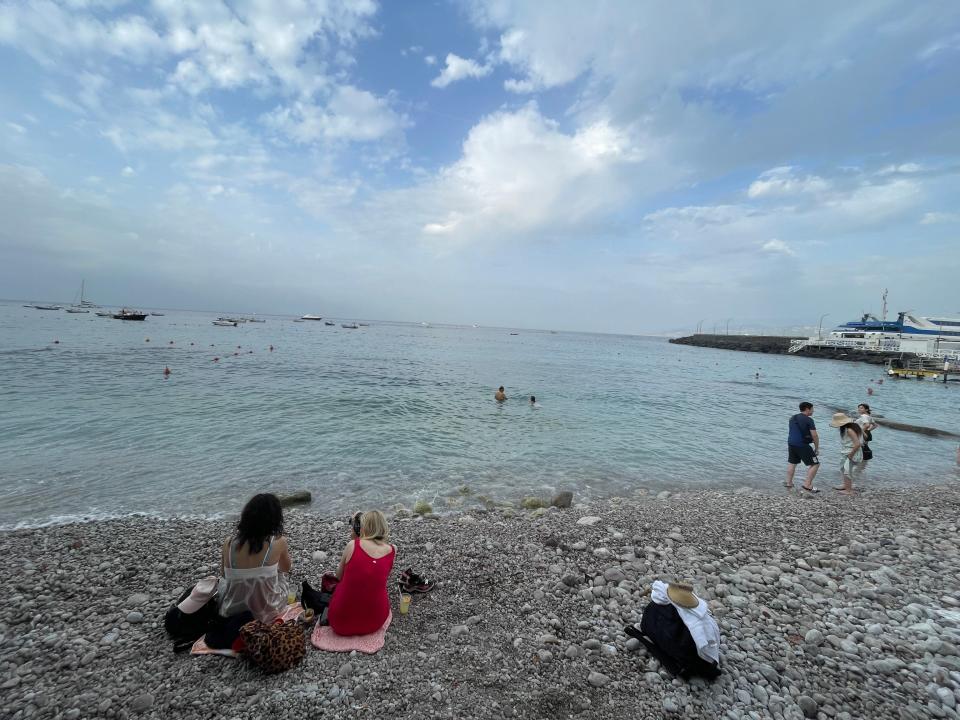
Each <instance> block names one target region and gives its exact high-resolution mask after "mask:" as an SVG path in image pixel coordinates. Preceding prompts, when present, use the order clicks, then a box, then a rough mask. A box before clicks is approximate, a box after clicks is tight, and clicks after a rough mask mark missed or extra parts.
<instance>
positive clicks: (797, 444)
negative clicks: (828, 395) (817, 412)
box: [784, 402, 820, 493]
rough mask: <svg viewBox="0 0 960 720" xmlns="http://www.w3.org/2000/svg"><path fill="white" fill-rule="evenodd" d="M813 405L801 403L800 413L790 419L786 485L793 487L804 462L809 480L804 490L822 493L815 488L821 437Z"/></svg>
mask: <svg viewBox="0 0 960 720" xmlns="http://www.w3.org/2000/svg"><path fill="white" fill-rule="evenodd" d="M811 415H813V403H809V402H802V403H800V412H798V413H797V414H796V415H794V416H793V417H791V418H790V423H789V427H790V434H789V435H788V436H787V481H786V482H785V483H784V485H785V486H786V487H787V488H788V489H789V488H792V487H793V476H794V474H795V473H796V472H797V465H798V464H799V463H800V462H801V461H802V462H803V464H804V465H806V466H807V478H806V480H805V481H804V483H803V489H804V490H806V491H807V492H814V493H815V492H820V491H819V490H817V488H815V487H814V486H813V478H814V477H816V475H817V470H819V469H820V459H819V458H818V457H817V455H818V453H819V451H820V436H819V435H817V426H816V425H815V424H814V422H813V418H812V417H811Z"/></svg>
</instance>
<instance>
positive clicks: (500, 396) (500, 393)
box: [493, 385, 507, 402]
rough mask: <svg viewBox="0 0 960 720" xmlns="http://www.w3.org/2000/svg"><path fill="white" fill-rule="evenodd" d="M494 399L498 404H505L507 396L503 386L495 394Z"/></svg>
mask: <svg viewBox="0 0 960 720" xmlns="http://www.w3.org/2000/svg"><path fill="white" fill-rule="evenodd" d="M493 397H494V399H495V400H496V401H497V402H503V401H504V400H506V399H507V394H506V393H505V392H504V391H503V385H501V386H500V387H499V388H497V392H496V393H494V395H493Z"/></svg>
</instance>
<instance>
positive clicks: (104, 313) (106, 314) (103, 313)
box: [97, 310, 113, 317]
mask: <svg viewBox="0 0 960 720" xmlns="http://www.w3.org/2000/svg"><path fill="white" fill-rule="evenodd" d="M97 317H113V311H112V310H98V311H97Z"/></svg>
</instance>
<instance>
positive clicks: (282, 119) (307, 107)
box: [263, 85, 408, 143]
mask: <svg viewBox="0 0 960 720" xmlns="http://www.w3.org/2000/svg"><path fill="white" fill-rule="evenodd" d="M263 121H264V123H265V124H266V125H267V126H269V127H272V128H274V129H275V130H278V131H280V132H282V133H284V134H285V135H287V136H289V137H290V138H292V139H294V140H296V141H297V142H301V143H310V142H316V141H318V140H327V141H336V140H352V141H367V142H369V141H373V140H380V139H382V138H385V137H388V136H390V135H392V134H395V133H397V132H399V131H400V130H401V129H403V128H404V127H405V126H406V125H407V124H408V120H407V119H406V117H405V116H403V115H401V114H399V113H397V112H395V111H394V110H393V109H392V108H391V107H390V103H389V102H388V101H387V100H386V99H384V98H379V97H377V96H376V95H373V94H372V93H370V92H367V91H366V90H360V89H358V88H355V87H353V86H350V85H344V86H340V87H337V88H336V89H335V90H334V91H333V94H332V95H331V97H330V98H329V100H328V101H327V103H326V105H316V104H313V103H310V102H305V101H296V102H294V103H292V104H291V105H287V106H285V107H278V108H276V109H274V110H273V111H272V112H270V113H268V114H267V115H266V116H264V118H263Z"/></svg>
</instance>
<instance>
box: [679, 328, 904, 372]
mask: <svg viewBox="0 0 960 720" xmlns="http://www.w3.org/2000/svg"><path fill="white" fill-rule="evenodd" d="M794 340H806V338H805V337H791V336H783V335H708V334H706V333H702V334H698V335H688V336H686V337H679V338H671V339H670V342H672V343H674V344H676V345H695V346H697V347H709V348H717V349H718V350H742V351H744V352H756V353H766V354H772V355H786V354H787V351H788V350H790V343H791V342H793V341H794ZM796 354H797V355H803V356H804V357H815V358H823V359H825V360H846V361H852V362H865V363H871V364H873V365H883V364H884V363H885V362H886V361H887V359H888V358H896V357H901V353H878V352H866V351H863V350H855V349H851V348H837V347H805V348H804V349H803V350H801V351H800V352H798V353H796Z"/></svg>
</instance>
